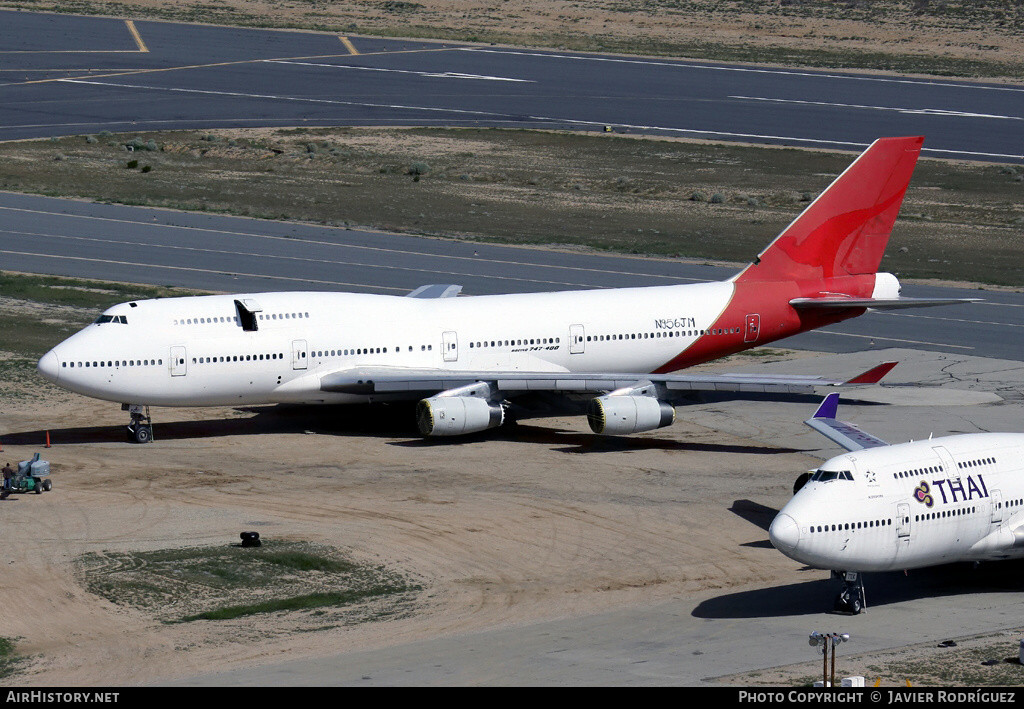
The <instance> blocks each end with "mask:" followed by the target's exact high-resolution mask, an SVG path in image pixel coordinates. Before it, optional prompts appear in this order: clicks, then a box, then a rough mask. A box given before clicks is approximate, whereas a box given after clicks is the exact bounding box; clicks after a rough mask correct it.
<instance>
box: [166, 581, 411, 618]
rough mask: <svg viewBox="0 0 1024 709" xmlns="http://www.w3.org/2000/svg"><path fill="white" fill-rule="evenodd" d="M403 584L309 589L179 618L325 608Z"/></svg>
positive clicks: (396, 589)
mask: <svg viewBox="0 0 1024 709" xmlns="http://www.w3.org/2000/svg"><path fill="white" fill-rule="evenodd" d="M405 590H406V589H405V588H400V587H388V586H377V587H375V588H370V589H365V590H362V591H346V592H339V593H310V594H306V595H304V596H293V597H292V598H279V599H274V600H272V601H264V602H262V603H252V604H248V605H240V606H228V607H226V608H220V609H218V610H215V611H208V612H205V613H197V614H195V615H190V616H185V617H184V618H182V619H181V621H180V622H182V623H187V622H188V621H192V620H232V619H234V618H241V617H243V616H247V615H257V614H259V613H279V612H283V611H308V610H314V609H317V608H329V607H334V606H347V605H350V604H353V603H358V602H360V601H363V600H365V599H368V598H373V597H374V596H383V595H387V594H390V593H404V592H405Z"/></svg>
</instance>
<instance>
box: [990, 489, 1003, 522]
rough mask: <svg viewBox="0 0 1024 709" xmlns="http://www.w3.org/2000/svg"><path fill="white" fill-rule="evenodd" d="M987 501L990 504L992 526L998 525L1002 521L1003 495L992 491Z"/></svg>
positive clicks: (997, 491)
mask: <svg viewBox="0 0 1024 709" xmlns="http://www.w3.org/2000/svg"><path fill="white" fill-rule="evenodd" d="M989 500H991V502H992V524H999V523H1000V522H1002V521H1003V493H1001V492H999V490H992V492H990V493H989Z"/></svg>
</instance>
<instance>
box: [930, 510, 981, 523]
mask: <svg viewBox="0 0 1024 709" xmlns="http://www.w3.org/2000/svg"><path fill="white" fill-rule="evenodd" d="M977 511H978V508H977V507H973V506H972V507H956V508H954V509H951V510H942V511H941V512H928V513H926V514H923V515H914V521H915V522H926V521H928V520H933V519H946V518H948V517H961V516H963V515H966V514H974V513H975V512H977Z"/></svg>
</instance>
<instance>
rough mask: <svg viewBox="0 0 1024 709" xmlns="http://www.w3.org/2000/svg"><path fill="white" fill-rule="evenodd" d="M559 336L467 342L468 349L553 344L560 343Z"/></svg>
mask: <svg viewBox="0 0 1024 709" xmlns="http://www.w3.org/2000/svg"><path fill="white" fill-rule="evenodd" d="M561 341H562V339H561V338H560V337H534V338H530V339H528V340H490V341H488V340H477V341H475V342H470V343H469V348H470V349H479V348H482V347H522V346H523V345H555V344H559V343H561Z"/></svg>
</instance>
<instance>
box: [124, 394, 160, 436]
mask: <svg viewBox="0 0 1024 709" xmlns="http://www.w3.org/2000/svg"><path fill="white" fill-rule="evenodd" d="M121 410H122V411H127V412H128V413H129V414H131V417H132V421H131V423H129V424H128V431H127V433H128V440H129V441H135V442H136V443H149V442H150V441H152V440H153V419H151V418H150V416H149V407H148V406H142V405H140V404H122V405H121Z"/></svg>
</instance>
